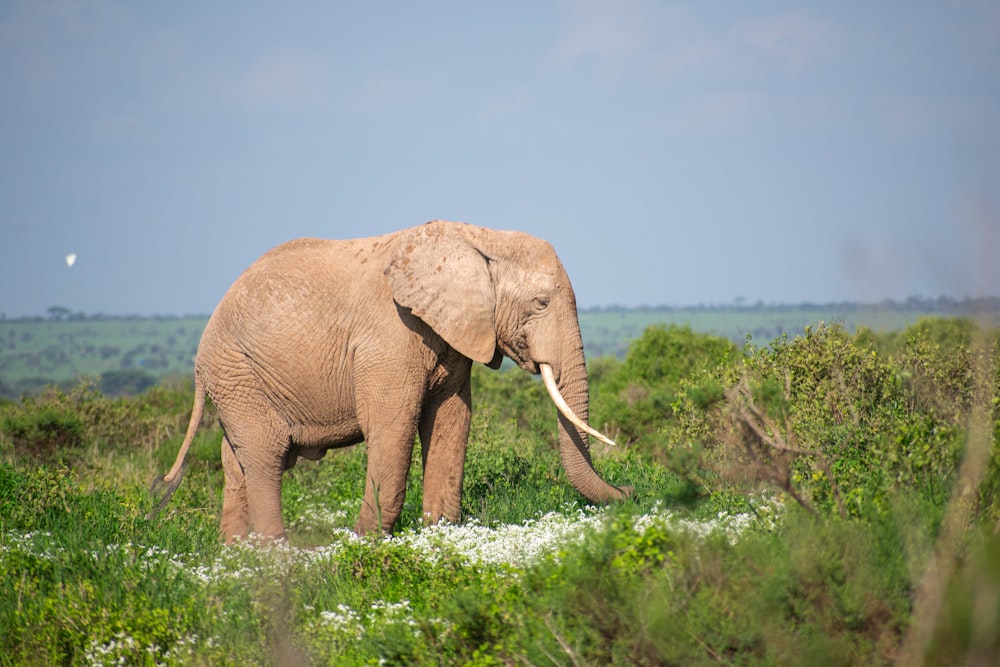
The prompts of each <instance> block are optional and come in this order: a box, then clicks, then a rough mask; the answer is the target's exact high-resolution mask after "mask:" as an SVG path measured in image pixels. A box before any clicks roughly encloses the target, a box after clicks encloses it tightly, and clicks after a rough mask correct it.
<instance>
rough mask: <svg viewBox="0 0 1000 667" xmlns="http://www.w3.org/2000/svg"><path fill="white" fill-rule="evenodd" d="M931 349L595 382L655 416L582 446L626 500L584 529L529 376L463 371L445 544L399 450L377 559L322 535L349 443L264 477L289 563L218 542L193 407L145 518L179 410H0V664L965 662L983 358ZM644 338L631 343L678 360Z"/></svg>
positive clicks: (975, 655)
mask: <svg viewBox="0 0 1000 667" xmlns="http://www.w3.org/2000/svg"><path fill="white" fill-rule="evenodd" d="M932 329H933V331H931V332H930V333H928V332H927V331H923V332H922V330H920V329H918V328H914V329H912V330H910V331H909V333H907V334H905V335H903V336H902V338H903V340H902V341H900V340H898V339H896V338H893V339H892V340H889V338H888V337H887V338H878V337H873V336H872V335H871V334H867V333H865V332H862V333H861V334H848V333H846V332H844V331H841V330H836V329H832V330H831V329H826V328H819V329H810V330H809V331H807V332H806V333H805V334H804V335H803V336H801V337H798V338H796V339H792V340H784V341H776V342H775V343H774V344H772V345H769V346H767V347H766V348H757V347H753V346H751V347H750V348H748V349H747V350H746V352H745V354H744V355H742V356H739V355H737V356H736V357H731V356H730V355H729V354H728V353H727V354H722V355H721V356H720V355H715V356H712V354H709V355H708V356H707V357H706V356H704V352H705V351H706V350H709V351H710V350H717V349H718V348H717V341H715V340H714V339H706V340H704V341H703V342H704V346H703V347H701V348H699V350H700V351H697V354H698V355H701V356H699V357H698V358H699V359H702V360H703V361H701V362H698V363H696V364H691V365H690V368H691V370H690V372H689V373H687V374H685V375H684V376H683V377H676V376H674V375H671V374H669V373H662V374H653V375H650V374H648V373H645V372H643V373H639V372H638V371H636V370H634V369H636V368H640V367H642V368H647V369H648V368H649V366H645V367H644V366H642V364H640V363H639V362H640V361H641V359H632V360H631V361H629V360H626V361H625V362H607V363H606V364H604V366H603V367H602V368H601V369H600V372H598V373H595V382H594V383H593V384H592V387H591V388H592V392H593V393H594V394H595V395H597V396H601V395H602V392H603V391H604V390H605V389H608V388H609V387H612V388H614V389H613V391H614V392H616V396H607V397H606V403H607V404H614V403H615V401H627V400H633V401H643V400H649V401H657V400H660V399H659V398H657V397H662V396H667V395H669V396H671V397H673V398H672V401H673V403H672V405H671V408H670V410H669V412H668V413H667V414H664V415H663V419H662V421H661V422H659V424H658V425H655V426H654V427H653V429H654V431H653V435H652V436H650V437H647V438H643V439H642V440H637V441H635V442H634V443H633V444H631V445H623V446H621V447H620V448H618V449H615V450H612V449H610V448H600V449H598V448H596V447H595V459H596V465H597V466H598V468H599V469H600V471H601V473H602V475H604V476H605V477H606V478H608V479H610V480H612V481H615V482H617V483H628V484H631V485H632V486H634V487H635V489H636V496H635V499H633V500H631V501H629V502H626V503H622V504H619V505H613V506H607V507H602V508H595V507H590V506H588V505H587V504H586V502H585V501H584V499H583V498H581V497H580V496H579V495H578V494H577V493H576V492H575V491H574V490H573V488H572V487H571V486H570V485H569V483H568V481H567V480H566V478H565V474H564V473H563V471H562V470H561V468H560V465H559V459H558V450H557V444H556V442H555V424H554V422H555V418H554V413H553V410H552V408H551V406H550V405H549V404H548V403H547V401H546V400H545V397H544V393H543V392H542V391H540V390H539V389H538V388H537V386H536V383H534V381H532V380H531V379H530V378H528V376H526V375H524V374H523V373H520V372H518V371H512V372H510V373H499V374H497V373H490V372H488V371H485V370H483V371H482V372H480V371H477V372H476V375H475V377H474V380H475V389H474V392H475V394H474V395H475V398H476V404H477V409H476V411H475V415H474V423H473V428H472V436H471V440H470V445H469V451H468V457H467V467H466V478H465V494H464V500H463V503H464V504H463V511H464V515H465V519H464V520H463V523H462V524H461V525H457V526H437V527H433V528H424V527H423V526H422V525H421V521H420V507H421V501H420V470H419V467H420V466H419V458H416V459H415V461H414V466H413V474H412V475H411V479H410V484H409V489H408V493H407V502H406V508H405V509H404V512H403V515H402V517H401V521H400V525H399V529H398V530H397V532H396V533H395V534H394V535H393V536H392V537H389V538H380V539H376V538H365V539H361V538H358V537H356V536H354V535H353V534H352V533H350V532H349V527H350V526H352V525H353V523H354V521H355V519H356V517H357V513H358V510H359V508H360V498H361V494H362V490H363V488H362V487H363V471H364V469H365V458H364V451H363V448H354V449H349V450H344V451H340V452H333V453H331V454H329V455H328V456H327V457H326V458H325V459H324V460H322V461H319V462H315V463H312V462H305V461H303V462H300V463H299V465H298V466H297V467H296V468H294V469H293V470H291V471H289V472H288V473H287V474H286V475H285V480H284V487H283V511H284V515H285V521H286V525H287V526H288V528H289V534H290V540H289V543H288V544H285V545H279V546H274V547H270V548H259V547H251V546H248V545H239V544H238V545H235V546H229V547H227V546H224V545H222V544H221V542H220V540H219V539H218V532H217V531H218V514H219V510H220V507H221V488H222V472H221V466H220V462H219V455H218V448H219V441H220V439H221V434H220V432H219V431H218V429H217V427H215V426H214V425H213V424H212V423H211V421H210V420H211V415H208V416H207V417H206V423H205V424H204V426H203V429H202V431H201V432H200V434H199V437H198V439H197V441H196V443H195V445H194V447H193V449H192V452H191V455H190V456H189V470H188V473H187V475H186V478H185V481H184V483H183V484H182V485H181V487H180V489H179V490H178V492H177V494H176V495H175V496H174V498H173V500H172V501H171V503H170V505H168V507H167V508H166V510H164V512H163V513H162V514H161V515H160V516H159V517H157V518H156V519H155V520H152V521H150V520H148V519H147V518H146V512H147V511H148V509H149V503H150V499H149V498H148V495H147V485H148V482H149V480H150V479H151V478H152V477H153V476H154V475H155V474H159V473H161V472H162V471H163V469H165V467H167V466H168V465H169V463H170V462H171V461H172V459H173V456H174V454H175V453H176V449H177V447H178V446H179V443H180V439H181V437H182V433H181V432H182V430H183V424H184V423H185V422H186V418H187V413H188V411H189V409H190V408H189V405H188V403H189V400H190V390H189V389H185V388H183V387H174V388H157V389H155V390H153V391H151V392H147V393H145V394H143V395H141V396H138V397H135V398H131V399H108V398H104V397H103V396H101V395H100V394H98V393H96V392H94V391H93V390H92V388H87V387H81V388H78V389H75V390H73V391H71V392H68V393H67V392H60V391H51V392H49V393H48V394H45V395H43V396H41V397H38V398H35V399H31V400H28V401H25V402H22V403H18V404H11V405H7V406H4V407H2V408H0V448H2V455H3V462H2V463H0V629H2V632H0V664H4V665H6V664H11V665H14V664H18V665H19V664H100V665H105V664H330V665H363V664H434V665H440V664H473V665H498V664H529V665H543V664H545V665H548V664H557V665H588V664H640V665H698V664H789V665H797V664H818V665H827V664H829V665H862V664H863V665H879V664H984V665H985V664H993V660H994V659H995V657H996V656H997V655H998V651H1000V538H998V534H997V527H998V525H997V521H998V519H1000V512H998V510H997V507H998V506H1000V504H998V502H997V500H998V498H1000V495H998V490H1000V482H998V481H997V480H998V473H997V471H998V470H1000V447H998V442H1000V427H998V426H997V424H998V419H997V417H998V411H1000V402H998V400H997V397H998V396H1000V392H998V391H997V388H998V386H1000V382H998V380H997V378H998V377H1000V374H998V373H997V371H996V367H995V361H996V358H997V353H998V349H1000V348H997V347H996V340H995V338H993V337H990V336H992V335H993V334H990V335H989V336H987V335H986V334H983V335H982V336H981V337H980V338H978V339H977V338H976V336H980V333H981V332H980V330H978V329H975V328H971V329H968V332H969V334H970V336H972V338H963V337H962V336H964V334H961V335H958V334H956V335H957V336H958V337H957V338H956V339H949V340H946V341H944V342H940V341H939V342H935V343H933V344H931V343H929V342H928V341H937V339H936V338H935V335H936V334H935V333H934V332H939V331H938V329H936V328H933V327H932ZM649 336H650V337H651V338H650V339H649V340H646V341H645V342H644V344H638V345H636V346H635V348H634V349H636V350H641V351H643V352H642V354H644V355H648V354H650V352H649V350H651V349H664V350H677V349H681V348H682V347H683V346H681V347H678V346H674V345H661V343H664V342H669V340H667V341H665V340H664V337H666V338H667V339H669V337H670V336H676V337H677V341H678V342H683V343H684V345H690V344H694V345H695V347H697V344H698V339H697V337H694V338H692V336H691V334H690V331H689V330H675V329H668V330H667V331H666V332H664V331H663V330H658V331H654V332H651V333H650V334H649ZM975 340H981V341H984V342H974V341H975ZM684 349H687V348H684ZM965 351H968V354H966V353H965ZM706 358H711V359H714V361H712V362H711V363H704V359H706ZM955 359H960V360H961V359H964V360H966V361H965V362H964V363H965V364H966V365H964V366H962V365H961V364H959V365H955V364H954V360H955ZM630 369H631V370H630ZM631 373H637V376H636V377H632V378H631V379H630V378H629V377H627V375H629V374H631ZM623 374H624V375H623ZM640 376H641V377H640ZM598 378H603V379H598ZM931 380H933V381H931ZM602 382H606V383H607V384H606V385H602V384H601V383H602ZM667 385H669V386H667ZM635 386H640V387H644V388H645V391H636V389H635ZM609 391H612V390H609ZM602 400H604V399H602ZM597 403H600V401H598V402H597ZM945 405H952V407H954V409H953V410H945V409H942V406H945ZM632 407H633V408H635V409H634V410H632V411H631V412H629V413H628V414H630V415H635V416H636V418H641V419H643V420H649V419H650V411H649V410H647V409H645V408H644V407H643V406H641V405H639V406H637V405H635V404H633V406H632ZM598 409H600V405H599V404H595V410H598ZM607 420H608V421H609V422H610V421H613V418H612V416H611V415H608V416H607ZM748 422H752V424H753V425H754V426H756V427H757V428H756V430H755V429H754V428H750V427H749V426H748ZM647 423H648V422H647ZM970 423H971V424H973V428H971V429H970V427H969V424H970ZM620 426H621V427H622V431H623V432H624V431H626V430H627V429H629V428H632V427H633V426H634V424H620ZM803 452H809V453H808V454H807V453H803ZM970 459H975V461H976V463H975V466H976V469H975V470H972V471H971V472H970V469H969V468H968V467H967V466H969V465H972V464H969V463H968V461H969V460H970ZM838 497H839V498H840V502H838V501H837V498H838Z"/></svg>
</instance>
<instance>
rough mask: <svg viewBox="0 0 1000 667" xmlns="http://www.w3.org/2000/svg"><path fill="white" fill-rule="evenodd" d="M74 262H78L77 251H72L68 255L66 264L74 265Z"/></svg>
mask: <svg viewBox="0 0 1000 667" xmlns="http://www.w3.org/2000/svg"><path fill="white" fill-rule="evenodd" d="M74 264H76V253H75V252H71V253H70V254H68V255H66V266H70V267H72V266H73V265H74Z"/></svg>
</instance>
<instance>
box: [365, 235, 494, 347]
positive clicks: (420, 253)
mask: <svg viewBox="0 0 1000 667" xmlns="http://www.w3.org/2000/svg"><path fill="white" fill-rule="evenodd" d="M448 231H449V230H448V228H443V229H442V228H440V227H436V226H434V225H424V226H423V227H417V228H415V229H414V230H413V231H412V232H411V233H410V234H407V235H405V236H403V237H402V238H401V239H400V243H399V245H398V246H397V248H396V251H395V253H394V254H393V258H392V260H391V261H390V262H389V265H388V266H387V267H386V269H385V274H386V276H387V277H388V279H389V289H390V290H392V296H393V298H394V299H395V300H396V303H398V304H399V305H400V306H403V307H404V308H409V309H410V311H411V312H412V313H413V314H414V315H416V316H417V317H419V318H420V319H421V320H423V321H424V322H425V323H426V324H427V325H428V326H430V327H431V328H432V329H434V331H435V332H436V333H437V334H438V335H439V336H441V338H443V339H444V340H445V342H447V343H448V344H449V345H451V346H452V347H453V348H455V349H456V350H458V351H459V352H461V353H462V354H464V355H465V356H467V357H469V358H470V359H472V360H474V361H479V362H481V363H484V364H488V363H490V362H491V361H493V360H494V358H495V353H496V351H497V349H496V343H497V340H496V336H497V335H496V326H495V324H494V320H493V312H494V307H495V306H496V297H495V296H494V290H493V281H492V278H491V277H490V270H489V266H488V265H487V259H486V257H485V256H484V255H483V254H482V253H480V252H479V250H478V249H476V248H475V247H474V246H472V245H471V244H470V243H468V242H467V241H466V240H465V239H464V238H461V237H459V236H454V235H453V234H450V233H448Z"/></svg>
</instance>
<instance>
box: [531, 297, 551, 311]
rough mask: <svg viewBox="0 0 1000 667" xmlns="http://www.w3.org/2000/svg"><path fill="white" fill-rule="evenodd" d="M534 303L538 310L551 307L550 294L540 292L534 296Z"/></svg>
mask: <svg viewBox="0 0 1000 667" xmlns="http://www.w3.org/2000/svg"><path fill="white" fill-rule="evenodd" d="M534 304H535V309H536V310H545V309H546V308H548V307H549V295H548V294H539V295H538V296H536V297H535V298H534Z"/></svg>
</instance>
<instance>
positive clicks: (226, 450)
mask: <svg viewBox="0 0 1000 667" xmlns="http://www.w3.org/2000/svg"><path fill="white" fill-rule="evenodd" d="M222 470H223V473H224V474H225V477H226V484H225V487H223V491H222V522H221V523H222V525H221V528H220V530H221V532H222V535H223V537H225V539H226V542H227V543H232V542H233V541H234V540H236V539H240V538H245V537H247V535H248V534H249V532H250V510H249V507H248V505H247V479H246V475H244V474H243V466H241V465H240V462H239V461H238V460H236V453H235V452H234V451H233V447H232V445H231V444H230V443H229V438H228V437H227V436H225V435H223V436H222Z"/></svg>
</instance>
